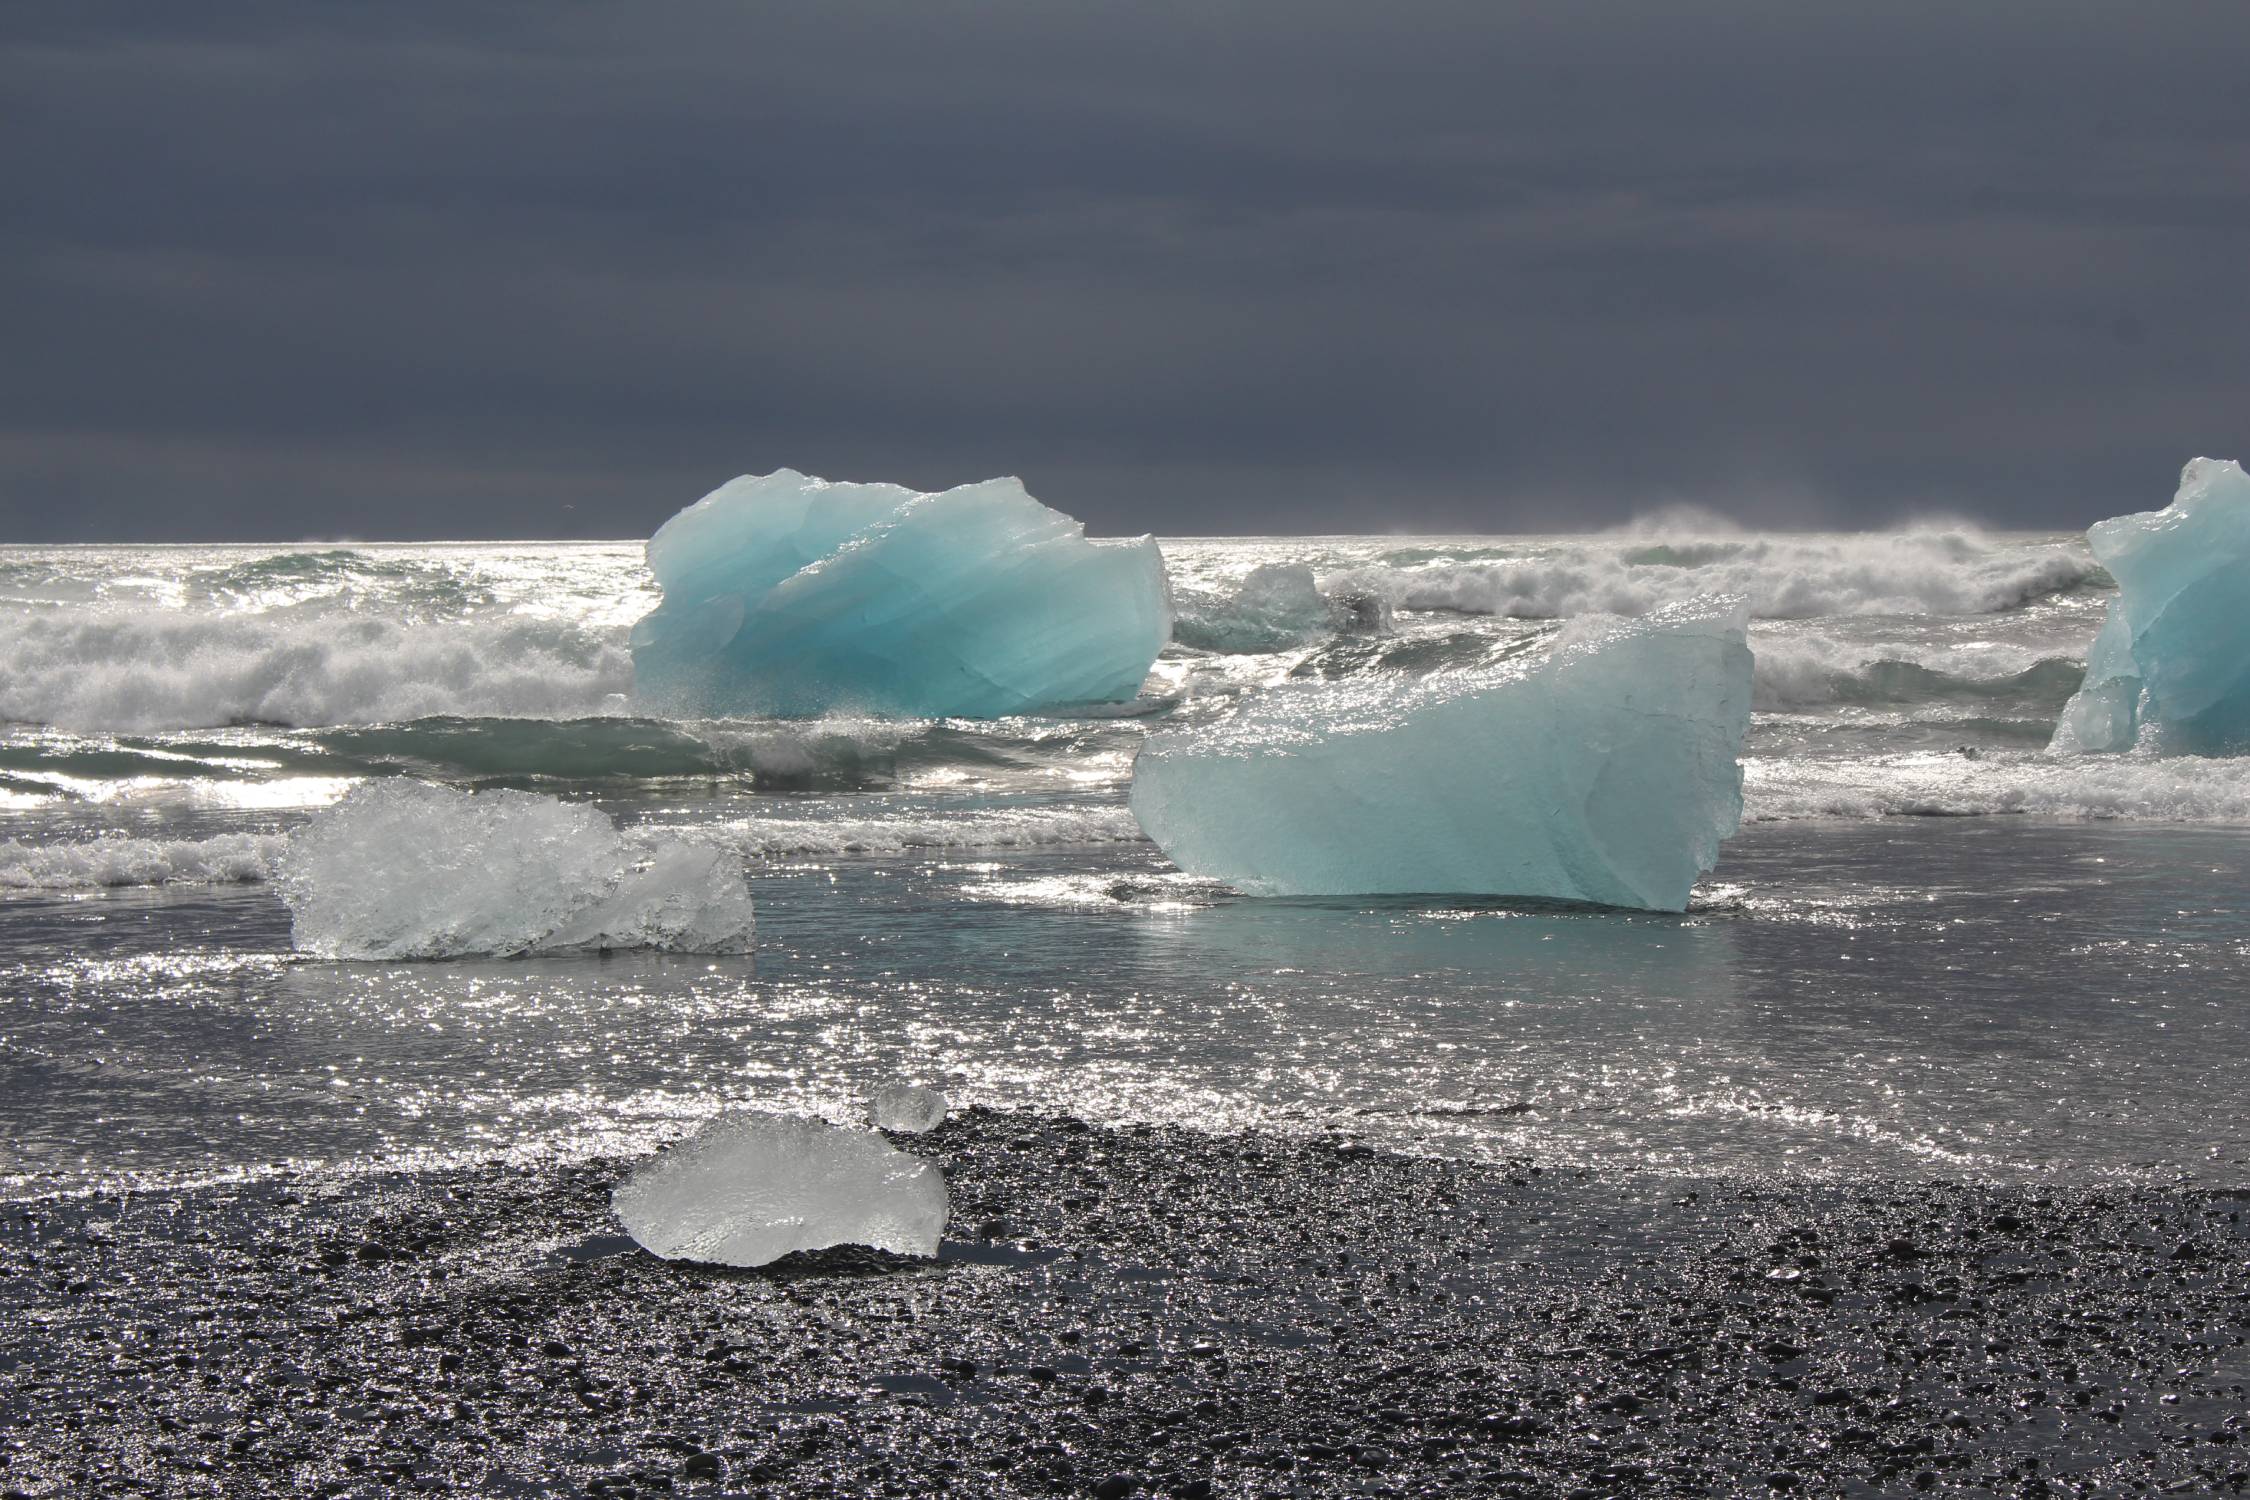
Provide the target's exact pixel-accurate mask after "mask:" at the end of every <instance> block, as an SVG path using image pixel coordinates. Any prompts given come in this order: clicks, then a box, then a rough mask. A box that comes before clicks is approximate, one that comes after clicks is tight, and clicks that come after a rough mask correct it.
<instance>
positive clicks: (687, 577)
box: [632, 469, 1172, 718]
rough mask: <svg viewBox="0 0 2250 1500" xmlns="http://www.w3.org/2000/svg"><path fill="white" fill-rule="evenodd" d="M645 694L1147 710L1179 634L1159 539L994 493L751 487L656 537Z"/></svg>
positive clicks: (725, 488) (759, 709) (692, 511)
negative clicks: (1090, 534) (1091, 532)
mask: <svg viewBox="0 0 2250 1500" xmlns="http://www.w3.org/2000/svg"><path fill="white" fill-rule="evenodd" d="M648 565H649V569H650V571H651V572H653V573H654V574H655V575H656V581H657V583H658V584H659V585H661V586H662V588H663V590H664V599H663V602H662V603H660V604H659V605H658V606H657V607H656V608H655V609H654V610H653V611H651V612H650V613H649V614H648V615H647V616H645V617H644V618H643V619H642V620H641V621H640V622H639V623H638V624H637V625H635V626H634V627H633V640H632V645H633V693H634V697H635V698H636V699H637V700H639V701H640V702H641V703H642V704H643V705H644V706H646V707H648V708H650V709H653V710H655V711H658V712H662V713H671V714H713V715H733V714H745V715H749V714H756V715H767V714H771V715H779V716H785V717H787V716H802V715H811V714H821V713H828V712H831V711H845V712H856V713H868V714H881V715H891V716H896V717H930V716H938V715H962V716H965V717H971V718H995V717H998V716H999V715H1002V714H1012V713H1022V712H1027V711H1030V710H1034V709H1041V708H1058V707H1065V706H1068V705H1072V704H1085V703H1111V702H1117V701H1120V700H1124V699H1129V698H1132V697H1134V696H1135V695H1136V694H1138V693H1139V692H1140V689H1141V683H1142V681H1143V680H1144V679H1145V678H1146V677H1147V676H1148V670H1149V667H1150V666H1151V665H1152V664H1153V663H1154V662H1155V660H1156V654H1157V653H1158V652H1159V651H1161V650H1163V649H1164V643H1165V641H1166V640H1167V639H1168V638H1169V637H1170V633H1171V626H1172V612H1171V602H1170V595H1169V593H1168V591H1167V586H1166V583H1165V577H1164V559H1163V557H1162V555H1161V554H1160V553H1158V551H1157V550H1156V544H1155V542H1154V541H1152V540H1151V539H1149V538H1147V537H1140V538H1137V539H1134V540H1129V541H1090V540H1088V539H1087V537H1086V534H1085V531H1084V528H1082V527H1081V526H1080V525H1079V524H1078V522H1076V521H1074V520H1072V519H1071V518H1070V517H1068V516H1066V515H1063V514H1062V513H1061V512H1059V511H1054V510H1050V509H1048V508H1047V507H1046V506H1044V505H1041V504H1040V503H1039V502H1038V501H1036V500H1034V499H1032V498H1031V496H1030V495H1028V494H1026V493H1025V492H1024V488H1023V485H1022V483H1021V482H1020V481H1018V480H1014V479H988V480H986V481H984V482H983V483H981V484H965V485H962V486H960V487H959V488H958V489H950V490H946V491H943V492H942V493H938V494H920V493H917V492H915V491H913V490H909V489H905V488H903V487H901V486H899V485H895V484H832V483H830V482H829V481H827V480H825V479H809V478H807V477H806V476H804V475H802V474H799V473H796V472H794V471H793V470H789V469H779V470H776V471H775V472H773V473H771V474H767V475H763V476H759V477H751V476H745V477H743V478H741V479H737V480H734V481H733V482H731V483H729V484H726V485H722V486H721V487H720V488H718V489H716V490H713V491H712V492H711V493H710V494H708V495H706V496H704V497H703V498H702V499H701V500H698V501H697V502H696V503H695V504H693V505H691V506H689V507H688V508H687V509H686V510H683V511H681V512H680V513H679V514H678V515H676V516H674V517H673V518H672V519H671V520H669V521H667V522H665V523H664V526H663V528H662V529H661V530H659V531H658V532H657V533H656V535H655V536H654V537H652V538H650V539H649V544H648Z"/></svg>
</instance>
